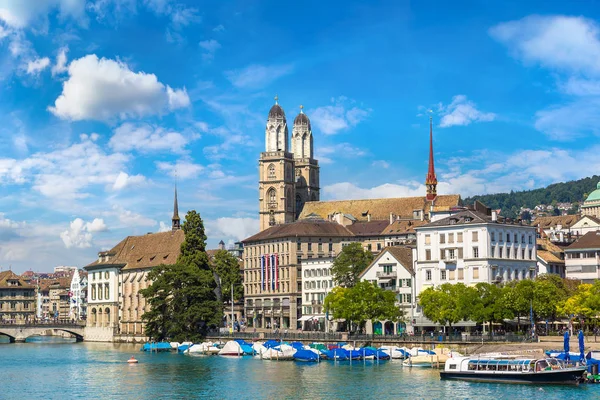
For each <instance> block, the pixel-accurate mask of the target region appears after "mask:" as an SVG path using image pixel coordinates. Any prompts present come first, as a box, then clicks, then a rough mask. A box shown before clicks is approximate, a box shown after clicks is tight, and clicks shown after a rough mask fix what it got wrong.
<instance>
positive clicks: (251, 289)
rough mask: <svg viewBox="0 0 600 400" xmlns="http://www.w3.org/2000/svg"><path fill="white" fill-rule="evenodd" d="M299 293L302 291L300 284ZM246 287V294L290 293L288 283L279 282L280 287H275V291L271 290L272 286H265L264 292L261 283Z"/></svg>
mask: <svg viewBox="0 0 600 400" xmlns="http://www.w3.org/2000/svg"><path fill="white" fill-rule="evenodd" d="M298 286H299V288H298V291H299V292H300V291H302V286H301V284H300V283H298ZM245 287H246V291H245V293H246V294H261V293H263V292H270V293H288V292H289V291H290V284H289V283H288V282H279V287H277V286H275V289H272V288H271V285H266V284H265V289H264V290H262V288H261V284H260V283H250V284H247V285H245Z"/></svg>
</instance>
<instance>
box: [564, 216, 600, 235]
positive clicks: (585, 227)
mask: <svg viewBox="0 0 600 400" xmlns="http://www.w3.org/2000/svg"><path fill="white" fill-rule="evenodd" d="M598 230H600V218H596V217H594V216H593V215H584V216H583V217H581V219H579V221H577V222H576V223H575V224H573V226H571V230H570V232H569V233H570V234H571V235H574V236H583V235H585V234H586V233H588V232H596V231H598Z"/></svg>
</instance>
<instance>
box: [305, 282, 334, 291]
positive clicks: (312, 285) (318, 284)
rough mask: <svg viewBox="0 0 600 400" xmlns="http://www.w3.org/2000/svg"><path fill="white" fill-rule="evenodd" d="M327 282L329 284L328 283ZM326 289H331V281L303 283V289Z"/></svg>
mask: <svg viewBox="0 0 600 400" xmlns="http://www.w3.org/2000/svg"><path fill="white" fill-rule="evenodd" d="M328 282H329V283H328ZM327 287H329V288H332V287H333V281H305V282H304V289H306V290H309V289H321V288H323V289H327Z"/></svg>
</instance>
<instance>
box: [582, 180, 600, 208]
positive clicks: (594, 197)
mask: <svg viewBox="0 0 600 400" xmlns="http://www.w3.org/2000/svg"><path fill="white" fill-rule="evenodd" d="M588 201H600V182H598V184H597V185H596V190H594V191H593V192H592V193H590V195H589V196H588V197H587V199H585V202H584V203H583V205H584V206H585V203H587V202H588Z"/></svg>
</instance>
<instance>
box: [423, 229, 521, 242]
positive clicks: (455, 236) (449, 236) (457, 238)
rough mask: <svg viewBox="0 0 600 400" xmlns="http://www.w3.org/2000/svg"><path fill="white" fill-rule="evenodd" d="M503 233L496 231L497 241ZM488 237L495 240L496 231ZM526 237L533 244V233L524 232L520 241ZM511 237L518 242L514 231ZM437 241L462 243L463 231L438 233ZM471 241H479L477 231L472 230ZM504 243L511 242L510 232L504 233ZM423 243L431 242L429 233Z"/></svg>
mask: <svg viewBox="0 0 600 400" xmlns="http://www.w3.org/2000/svg"><path fill="white" fill-rule="evenodd" d="M504 237H505V236H504V234H502V233H501V232H498V241H499V242H500V243H502V242H503V239H504ZM490 238H491V240H492V242H495V241H496V232H490ZM526 238H527V242H528V243H529V244H533V235H527V236H525V235H524V234H522V235H521V243H523V244H525V240H526ZM512 239H513V242H514V243H519V235H518V234H516V233H514V234H513V235H512ZM439 241H440V244H444V243H455V242H456V243H462V242H463V233H462V232H456V233H440V237H439ZM471 241H472V242H474V243H476V242H478V241H479V232H477V231H473V232H471ZM506 243H511V234H510V233H507V234H506ZM425 244H431V235H429V234H428V235H425Z"/></svg>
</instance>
